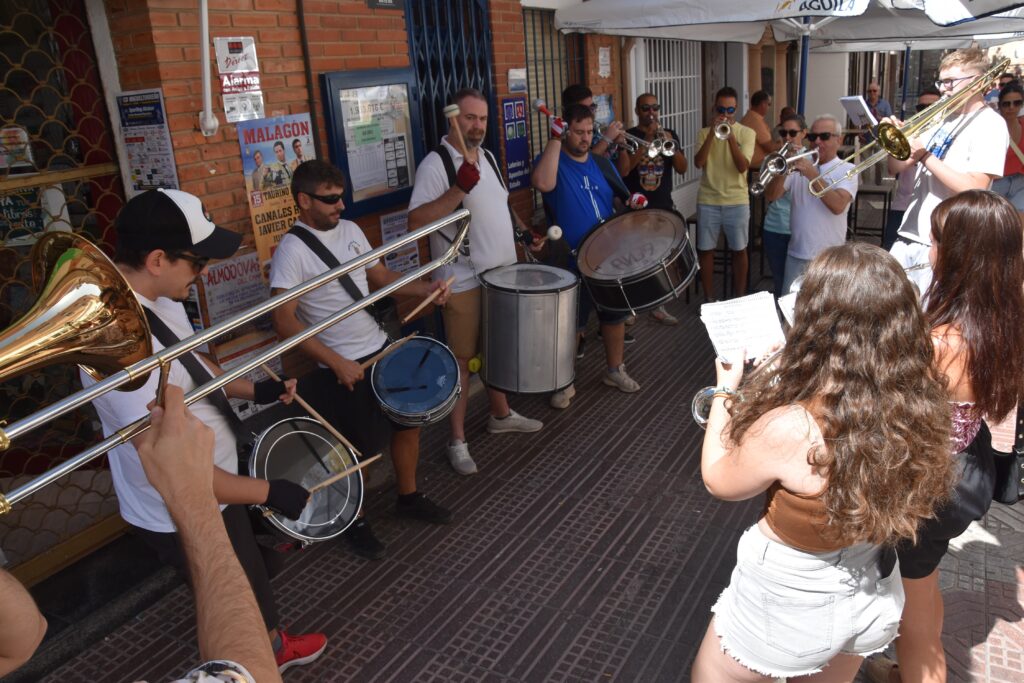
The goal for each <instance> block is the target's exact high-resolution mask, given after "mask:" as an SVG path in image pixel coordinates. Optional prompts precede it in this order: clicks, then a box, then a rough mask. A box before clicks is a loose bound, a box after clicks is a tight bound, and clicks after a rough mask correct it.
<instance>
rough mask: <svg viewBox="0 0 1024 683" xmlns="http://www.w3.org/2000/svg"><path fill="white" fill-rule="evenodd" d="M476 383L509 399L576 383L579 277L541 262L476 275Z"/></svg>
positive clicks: (558, 388)
mask: <svg viewBox="0 0 1024 683" xmlns="http://www.w3.org/2000/svg"><path fill="white" fill-rule="evenodd" d="M480 280H481V282H482V283H483V295H482V296H483V313H482V316H483V324H482V325H481V327H482V329H481V332H480V336H481V343H480V348H481V355H482V356H483V365H482V366H481V369H480V379H481V380H483V382H484V384H486V385H487V386H489V387H493V388H494V389H500V390H501V391H504V392H508V393H513V394H536V393H547V392H551V391H559V390H561V389H564V388H565V387H567V386H569V385H570V384H572V382H573V380H574V379H575V378H576V306H577V303H578V299H579V278H577V277H576V276H575V275H574V274H573V273H570V272H569V271H567V270H563V269H561V268H555V267H554V266H547V265H543V264H540V263H515V264H512V265H510V266H502V267H501V268H494V269H493V270H489V271H487V272H486V273H484V274H483V275H481V276H480Z"/></svg>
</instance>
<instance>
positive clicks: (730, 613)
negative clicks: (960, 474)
mask: <svg viewBox="0 0 1024 683" xmlns="http://www.w3.org/2000/svg"><path fill="white" fill-rule="evenodd" d="M716 368H717V372H718V384H719V392H718V393H716V398H715V399H714V402H713V403H712V407H711V414H710V416H709V419H708V424H707V434H706V435H705V437H704V447H703V451H702V454H701V473H702V475H703V477H704V484H705V486H706V487H707V489H708V491H710V492H711V494H712V495H714V496H715V497H717V498H721V499H724V500H744V499H748V498H752V497H754V496H756V495H758V494H760V493H763V492H766V493H767V495H766V501H765V507H764V512H763V514H762V516H761V518H760V520H759V521H758V522H757V523H756V524H754V525H753V526H752V527H750V528H749V529H748V530H747V531H746V532H745V533H744V534H743V536H742V537H741V538H740V541H739V546H738V548H737V552H736V554H737V563H736V568H735V569H734V570H733V574H732V579H731V581H730V583H729V586H728V587H727V588H726V589H725V590H724V591H723V592H722V595H721V597H719V599H718V602H717V603H716V604H715V606H714V607H713V608H712V612H713V613H714V616H713V618H712V621H711V624H710V625H709V626H708V630H707V633H706V635H705V636H704V642H703V643H702V644H701V647H700V651H699V652H698V653H697V658H696V661H695V662H694V665H693V671H692V677H693V680H694V681H696V682H697V683H705V682H714V683H720V682H721V681H764V680H770V679H771V678H789V679H790V680H794V678H793V677H807V680H810V681H850V680H852V679H853V677H854V676H855V675H856V672H857V669H858V668H859V667H860V664H861V659H862V658H863V657H864V656H866V655H868V654H871V653H874V652H879V651H881V650H882V649H884V648H885V647H886V646H887V645H888V644H889V643H890V642H891V641H892V640H893V639H894V638H895V637H896V631H897V628H898V626H899V621H900V612H901V610H902V607H903V590H902V586H901V584H900V575H899V571H898V570H896V568H895V566H894V565H895V557H894V553H893V552H892V548H893V546H894V545H895V544H896V542H898V541H900V540H901V539H914V538H915V537H916V534H917V530H918V526H919V524H920V522H921V520H924V519H927V518H929V517H930V516H931V515H932V514H933V513H934V510H935V508H936V506H937V505H938V503H939V502H940V501H941V500H942V499H943V497H944V496H945V495H948V492H949V491H950V490H951V489H952V486H953V481H954V468H953V463H952V460H951V458H950V457H949V433H950V407H949V403H948V401H947V399H948V396H947V394H946V389H945V386H944V383H943V382H942V379H941V377H940V375H939V373H938V371H937V370H936V368H935V365H934V364H933V349H932V341H931V337H930V336H929V326H928V324H927V322H926V321H925V319H924V316H923V314H922V312H921V308H920V305H919V304H918V301H917V293H916V290H915V289H914V287H913V285H911V283H910V281H909V280H908V279H907V277H906V275H905V274H904V272H903V269H902V268H900V266H899V264H898V263H897V262H896V260H895V259H893V258H892V257H891V256H890V255H889V254H888V253H886V252H884V251H883V250H881V249H879V248H878V247H874V246H870V245H867V244H860V243H848V244H844V245H842V246H838V247H833V248H830V249H828V250H826V251H825V252H823V253H822V254H821V255H819V256H818V257H817V258H816V259H815V260H814V261H812V262H811V265H810V267H809V268H808V270H807V273H806V276H805V279H804V281H803V285H802V286H801V288H800V293H799V294H798V295H797V302H796V309H795V317H794V320H793V327H792V329H791V330H790V332H789V334H788V338H787V343H786V346H785V348H784V349H783V350H782V352H781V353H780V355H779V356H778V358H777V360H776V367H775V368H773V369H772V370H770V371H766V372H760V373H758V374H756V375H753V376H751V377H750V378H749V381H748V382H747V383H746V384H745V386H744V388H743V398H742V400H735V398H736V395H735V391H736V389H737V387H738V386H739V383H740V379H741V376H742V373H743V368H742V367H741V366H740V365H739V364H734V365H733V366H726V365H723V364H722V363H721V362H718V363H716ZM826 667H827V668H826Z"/></svg>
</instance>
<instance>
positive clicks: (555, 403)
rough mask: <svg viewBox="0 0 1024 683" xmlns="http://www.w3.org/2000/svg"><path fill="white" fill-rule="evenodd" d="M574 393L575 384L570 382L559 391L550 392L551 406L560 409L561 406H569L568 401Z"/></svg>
mask: <svg viewBox="0 0 1024 683" xmlns="http://www.w3.org/2000/svg"><path fill="white" fill-rule="evenodd" d="M575 395H576V385H575V384H570V385H569V386H567V387H566V388H565V389H562V390H561V391H556V392H555V393H553V394H551V407H552V408H558V409H559V410H562V409H563V408H568V407H569V402H570V401H572V398H573V396H575Z"/></svg>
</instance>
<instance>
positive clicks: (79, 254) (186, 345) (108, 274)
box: [0, 209, 469, 515]
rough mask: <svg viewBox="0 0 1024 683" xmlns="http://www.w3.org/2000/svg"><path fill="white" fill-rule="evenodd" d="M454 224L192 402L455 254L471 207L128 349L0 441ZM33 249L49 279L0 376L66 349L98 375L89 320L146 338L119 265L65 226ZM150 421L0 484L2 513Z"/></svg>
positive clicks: (5, 355) (134, 382)
mask: <svg viewBox="0 0 1024 683" xmlns="http://www.w3.org/2000/svg"><path fill="white" fill-rule="evenodd" d="M453 224H454V225H456V230H457V232H456V235H455V239H453V240H452V242H451V244H449V245H448V248H447V249H446V250H445V252H444V253H443V254H442V255H441V256H440V257H439V258H437V259H434V260H433V261H430V262H429V263H427V264H425V265H423V266H420V267H419V268H417V269H416V270H414V271H412V272H409V273H406V274H405V275H403V276H402V277H400V278H399V279H397V280H395V281H394V282H392V283H391V284H389V285H387V286H386V287H383V288H381V289H379V290H377V291H376V292H372V293H371V294H369V295H368V296H365V297H363V298H362V299H360V300H359V301H357V302H354V303H352V304H350V305H349V306H347V307H345V308H343V309H341V310H340V311H338V312H336V313H334V314H333V315H331V316H329V317H327V318H325V319H324V320H321V321H320V322H318V323H316V324H315V325H311V326H310V327H308V328H306V329H305V330H303V331H302V332H299V333H298V334H295V335H293V336H291V337H289V338H288V339H285V340H284V341H281V342H279V343H277V344H275V345H274V346H272V347H270V348H269V349H267V350H265V351H263V352H262V353H260V354H259V355H257V356H255V357H253V358H252V359H250V360H249V361H247V362H245V363H243V364H241V365H239V366H238V367H236V368H234V369H232V370H229V371H225V372H224V374H222V375H218V376H216V377H214V378H213V379H212V380H211V381H209V382H207V383H206V384H204V385H202V386H200V387H197V388H195V389H194V390H192V391H191V392H189V393H188V395H187V396H185V405H191V404H192V403H195V402H196V401H198V400H200V399H201V398H204V397H205V396H207V395H209V394H211V393H213V392H214V391H217V390H218V389H220V388H221V387H223V386H224V385H226V384H228V383H230V382H232V381H234V380H235V379H238V378H239V377H241V376H242V375H244V374H245V373H247V372H249V371H250V370H253V369H255V368H257V367H259V366H260V365H261V364H263V363H266V362H267V361H270V360H272V359H273V358H275V357H277V356H279V355H281V354H282V353H284V352H286V351H289V350H291V349H293V348H295V347H296V346H298V345H299V344H301V343H302V342H304V341H305V340H306V339H309V338H310V337H312V336H314V335H316V334H319V333H320V332H323V331H324V330H325V329H327V328H328V327H330V326H332V325H334V324H336V323H338V322H340V321H342V320H344V319H345V318H347V317H349V316H351V315H353V314H355V313H357V312H359V311H361V310H363V309H364V308H366V307H368V306H370V305H372V304H373V303H375V302H377V301H379V300H380V299H383V298H384V297H386V296H388V295H390V294H392V293H393V292H395V290H397V289H400V288H401V287H404V286H405V285H407V284H409V283H410V282H413V281H414V280H418V279H419V278H421V277H423V276H424V275H427V274H429V273H431V272H433V271H434V270H436V269H437V268H440V267H441V266H443V265H445V264H446V263H450V262H451V261H453V260H454V259H455V258H457V257H458V249H459V246H460V245H461V244H462V242H463V241H464V240H465V238H466V235H467V233H468V231H469V211H467V210H466V209H460V210H458V211H456V212H455V213H453V214H451V215H449V216H446V217H445V218H442V219H440V220H437V221H434V222H433V223H430V224H429V225H425V226H423V227H422V228H419V229H418V230H414V231H412V232H410V233H408V234H406V235H403V236H402V237H400V238H399V239H397V240H394V241H392V242H388V243H387V244H385V245H383V246H380V247H377V248H376V249H373V250H371V251H368V252H367V253H365V254H363V255H361V256H359V257H357V258H354V259H352V260H350V261H347V262H345V263H343V264H341V265H339V266H338V267H337V268H333V269H331V270H328V271H327V272H325V273H323V274H321V275H319V276H317V277H315V278H313V279H311V280H307V281H306V282H303V283H302V284H299V285H296V286H295V287H292V288H291V289H289V290H287V291H285V292H281V293H280V294H277V295H276V296H272V297H271V298H269V299H268V300H266V301H264V302H262V303H261V304H259V305H257V306H254V307H252V308H251V309H249V310H247V311H243V312H241V313H238V314H237V315H234V316H232V317H231V318H229V319H228V320H225V321H223V322H221V323H219V324H217V325H214V326H213V327H210V328H208V329H206V330H202V331H200V332H197V333H196V334H195V335H193V336H191V337H188V338H187V339H183V340H182V341H180V342H178V343H177V344H174V345H173V346H169V347H167V348H165V349H164V350H163V351H160V352H159V353H155V354H152V355H148V356H147V357H145V358H143V359H141V360H134V359H132V360H129V361H127V362H125V363H124V364H123V365H124V367H123V369H121V370H119V371H117V372H114V374H111V375H110V376H108V377H106V378H105V379H102V380H100V381H99V382H97V383H96V384H94V385H93V386H91V387H88V388H85V389H82V390H80V391H78V392H76V393H74V394H72V395H71V396H68V397H66V398H64V399H61V400H60V401H58V402H57V403H54V404H53V405H51V406H48V407H46V408H44V409H42V410H40V411H38V412H36V413H34V414H32V415H29V416H28V417H26V418H23V419H21V420H19V421H17V422H15V423H14V424H12V425H10V426H9V427H7V428H6V429H4V430H0V451H3V450H6V449H7V448H8V447H9V446H10V443H11V440H12V439H14V438H16V437H18V436H20V435H22V434H25V433H27V432H30V431H32V430H33V429H35V428H37V427H39V426H41V425H43V424H45V423H47V422H49V421H51V420H53V419H54V418H56V417H58V416H60V415H63V414H64V413H67V412H69V411H71V410H74V409H75V408H79V407H81V406H83V405H85V404H86V403H89V402H90V401H92V400H93V399H95V398H97V397H99V396H101V395H103V394H105V393H107V392H108V391H111V390H115V389H123V388H128V387H131V386H138V385H139V383H141V382H142V381H144V380H145V378H146V377H147V376H148V375H149V373H150V372H152V371H153V370H157V369H160V368H162V367H164V366H166V365H167V364H168V363H170V362H171V361H172V360H174V359H175V358H177V357H178V356H181V355H182V354H184V353H187V352H189V351H191V350H193V349H195V348H197V347H199V346H202V345H203V344H206V343H207V342H210V341H212V340H213V339H215V338H216V337H218V336H220V335H222V334H224V333H225V332H228V331H230V330H233V329H235V328H236V327H238V326H240V325H243V324H245V323H247V322H249V321H251V320H254V319H256V318H258V317H260V316H261V315H264V314H266V313H269V312H270V311H272V310H273V309H275V308H276V307H278V306H280V305H281V304H283V303H286V302H288V301H291V300H293V299H296V298H298V297H300V296H302V295H303V294H306V293H307V292H310V291H312V290H314V289H316V288H318V287H321V286H323V285H325V284H327V283H329V282H333V281H335V280H336V279H337V278H338V277H339V276H341V275H344V274H345V273H348V272H351V271H353V270H356V269H358V268H362V267H363V266H365V265H366V264H368V263H371V262H372V261H375V260H377V259H378V258H382V257H383V256H384V255H386V254H387V253H389V252H392V251H394V250H396V249H400V248H401V247H403V246H405V245H407V244H412V243H414V242H416V241H417V240H419V239H421V238H423V237H426V236H427V235H430V234H433V233H434V232H437V231H439V230H441V229H442V228H445V227H447V226H449V225H453ZM37 252H39V254H43V253H47V252H49V253H50V255H51V256H52V257H53V261H54V263H51V264H50V269H49V270H48V271H47V272H46V273H45V276H47V277H48V281H47V282H46V286H45V288H44V289H43V293H42V295H41V296H40V299H39V301H37V302H36V304H35V306H33V308H32V310H31V311H30V312H29V313H28V314H26V315H25V316H24V317H23V318H22V319H20V320H19V321H18V322H16V323H15V324H14V325H13V326H12V327H11V328H9V329H8V330H7V331H5V332H4V333H3V335H0V380H2V379H6V378H7V377H9V376H12V375H14V374H18V373H20V372H25V371H27V370H30V369H33V368H38V367H42V366H43V365H51V364H53V363H55V362H62V361H69V359H70V362H77V363H80V364H82V366H83V369H84V370H86V371H87V372H89V374H91V375H94V376H98V375H99V374H100V373H98V372H96V370H95V369H94V368H93V367H92V365H93V364H94V363H92V362H91V361H90V360H89V358H88V353H89V348H88V345H85V344H82V343H80V342H79V341H77V340H76V339H75V335H77V334H79V333H80V332H81V330H83V329H85V330H90V329H93V330H94V329H97V328H103V329H104V330H105V331H106V333H107V334H108V336H110V335H115V336H118V337H119V338H118V339H115V340H112V341H110V340H108V342H109V343H108V346H109V347H110V348H117V349H121V350H122V351H123V350H124V349H131V350H132V351H137V350H138V348H137V347H139V346H140V345H142V346H144V347H145V345H148V344H149V343H150V340H149V326H148V324H146V321H145V316H144V315H143V316H142V318H141V325H140V324H137V323H139V322H140V321H137V320H135V319H134V318H135V316H137V315H142V312H141V309H137V307H138V306H139V304H138V301H137V300H134V296H132V297H131V300H132V301H133V302H134V306H135V307H134V308H133V307H132V306H131V305H127V304H125V303H124V302H122V301H119V300H118V299H117V298H116V297H111V296H109V295H110V294H111V291H112V290H113V289H116V287H111V285H110V282H111V280H116V283H117V285H120V286H121V287H124V288H127V283H125V282H124V280H123V278H121V276H120V274H119V273H118V271H117V269H116V267H115V266H114V265H113V264H112V263H111V262H110V261H109V260H108V259H106V257H105V256H104V255H103V253H102V252H100V251H99V249H97V248H96V247H95V246H94V245H92V243H90V242H89V241H88V240H86V239H85V238H83V237H80V236H78V235H74V234H72V233H63V232H61V233H50V234H48V235H46V236H44V237H43V238H41V240H40V242H39V243H37V247H36V248H35V249H34V250H33V267H34V269H36V268H39V267H41V266H45V265H46V264H45V263H44V261H43V258H42V257H41V256H40V257H39V258H37V256H38V254H37ZM97 273H98V274H99V275H98V277H96V275H97ZM40 275H41V273H40V272H39V271H38V270H37V271H36V273H35V276H36V277H35V280H36V282H37V284H38V283H39V281H40ZM68 283H70V284H68ZM69 300H70V301H69ZM52 311H57V313H56V314H51V312H52ZM26 324H29V325H35V326H36V327H34V328H31V329H26V328H25V325H26ZM37 328H38V329H37ZM122 331H127V332H128V333H130V334H129V337H128V338H124V337H125V335H122V334H119V333H120V332H122ZM47 343H51V344H55V345H56V346H57V348H56V350H55V351H54V350H53V349H51V350H50V351H49V352H46V353H41V354H40V353H39V349H40V347H41V346H42V345H45V344H47ZM83 347H84V348H83ZM33 354H34V355H33ZM24 356H32V357H33V359H34V360H33V362H32V363H31V364H28V363H25V362H21V361H19V357H24ZM97 358H101V356H100V355H99V354H97ZM101 360H102V358H101ZM95 365H96V366H98V367H100V363H99V362H97V363H95ZM104 369H105V368H104ZM147 429H149V417H148V416H147V417H143V418H141V419H139V420H136V421H135V422H133V423H131V424H130V425H127V426H125V427H122V428H121V429H119V430H117V432H116V433H114V434H111V435H110V436H109V437H107V438H106V439H104V440H103V441H101V442H99V443H98V444H96V445H95V446H92V447H91V448H89V449H87V450H86V451H83V452H82V453H79V454H78V455H76V456H74V457H72V458H71V459H69V460H67V461H66V462H64V463H61V464H60V465H58V466H57V467H55V468H53V469H51V470H50V471H48V472H46V473H44V474H41V475H40V476H38V477H36V478H35V479H33V480H31V481H29V482H27V483H25V484H22V485H21V486H19V487H18V488H16V489H14V490H13V491H11V492H10V493H9V494H7V495H6V496H4V495H3V494H0V515H3V514H6V513H8V512H10V510H11V506H12V505H14V504H16V503H18V502H20V501H22V500H24V499H25V498H27V497H29V496H31V495H32V494H34V493H35V492H37V491H38V490H40V489H41V488H43V487H45V486H46V485H48V484H50V483H52V482H54V481H56V480H57V479H59V478H61V477H63V476H64V475H66V474H68V473H70V472H72V471H73V470H75V469H77V468H79V467H81V466H82V465H85V464H86V463H88V462H90V461H92V460H94V459H96V458H98V457H99V456H101V455H103V454H104V453H106V452H107V451H109V450H110V449H111V448H114V447H115V446H120V445H121V444H124V443H127V442H128V441H130V440H131V439H133V438H134V437H136V436H138V435H139V434H141V433H142V432H144V431H145V430H147Z"/></svg>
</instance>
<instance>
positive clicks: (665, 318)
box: [651, 306, 679, 325]
mask: <svg viewBox="0 0 1024 683" xmlns="http://www.w3.org/2000/svg"><path fill="white" fill-rule="evenodd" d="M651 317H652V318H654V319H655V320H657V321H658V322H659V323H661V324H662V325H678V324H679V318H677V317H675V316H674V315H672V314H671V313H669V312H668V311H666V310H665V307H664V306H658V307H657V308H655V309H654V310H653V311H651Z"/></svg>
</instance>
